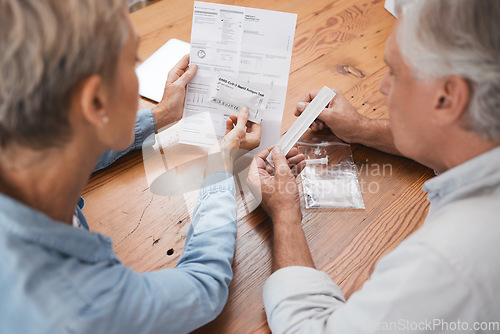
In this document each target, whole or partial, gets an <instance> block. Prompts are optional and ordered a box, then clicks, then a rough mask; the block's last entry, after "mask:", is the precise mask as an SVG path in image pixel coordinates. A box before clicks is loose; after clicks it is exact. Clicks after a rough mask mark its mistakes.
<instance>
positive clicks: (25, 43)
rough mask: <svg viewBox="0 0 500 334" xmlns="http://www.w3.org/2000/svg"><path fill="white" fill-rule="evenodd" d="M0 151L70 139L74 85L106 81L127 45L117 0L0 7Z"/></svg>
mask: <svg viewBox="0 0 500 334" xmlns="http://www.w3.org/2000/svg"><path fill="white" fill-rule="evenodd" d="M0 8H1V10H0V50H1V52H0V149H4V148H7V147H8V146H10V145H11V144H16V145H21V146H26V147H31V148H33V149H43V148H47V147H53V146H58V145H60V144H61V143H64V142H65V141H66V140H67V139H68V138H69V137H70V136H71V128H70V125H69V120H68V109H69V103H70V101H71V96H72V93H73V92H74V89H75V87H76V86H77V85H78V83H79V82H80V81H81V80H82V79H84V78H86V77H88V76H90V75H93V74H98V75H101V76H102V77H103V79H104V80H106V81H110V80H111V78H113V77H114V73H115V70H116V66H117V60H118V57H119V54H120V52H121V49H122V47H123V45H124V44H125V42H126V40H127V37H128V35H127V31H128V30H127V21H126V15H127V13H126V3H125V1H124V0H42V1H40V0H0Z"/></svg>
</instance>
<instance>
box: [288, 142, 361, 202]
mask: <svg viewBox="0 0 500 334" xmlns="http://www.w3.org/2000/svg"><path fill="white" fill-rule="evenodd" d="M297 147H298V149H299V152H300V153H303V154H304V155H305V156H306V163H307V165H306V167H305V168H304V170H303V171H302V173H301V177H302V192H303V195H304V200H305V206H306V208H307V209H311V208H352V209H364V208H365V204H364V202H363V196H362V195H361V189H360V187H359V182H358V175H357V172H356V165H355V164H354V161H353V158H352V151H351V146H350V145H349V144H345V143H339V142H331V141H321V142H317V141H316V142H298V143H297Z"/></svg>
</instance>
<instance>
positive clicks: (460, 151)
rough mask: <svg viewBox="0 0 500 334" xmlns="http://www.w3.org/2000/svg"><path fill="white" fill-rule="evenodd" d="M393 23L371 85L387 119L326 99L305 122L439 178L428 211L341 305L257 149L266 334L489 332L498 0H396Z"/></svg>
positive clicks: (280, 180)
mask: <svg viewBox="0 0 500 334" xmlns="http://www.w3.org/2000/svg"><path fill="white" fill-rule="evenodd" d="M398 16H399V17H400V19H399V20H398V22H397V25H396V27H395V30H394V32H393V34H392V35H391V36H390V37H389V39H388V41H387V48H386V55H385V59H386V62H387V65H388V67H389V73H387V75H386V76H385V78H384V79H383V81H382V83H381V84H380V91H381V92H382V93H383V94H384V95H386V96H387V97H388V109H389V117H390V120H389V121H378V120H368V119H366V118H364V117H362V116H360V115H359V114H358V113H357V112H356V111H355V110H354V109H353V108H352V106H350V105H349V103H348V102H347V101H346V100H345V99H344V98H343V97H342V96H341V95H340V94H338V95H337V97H336V98H335V99H334V100H333V101H332V102H331V103H330V105H329V106H328V107H327V108H326V109H325V110H324V111H323V112H322V114H321V115H320V116H319V120H318V121H317V122H316V124H314V125H313V126H312V127H313V130H318V129H321V128H322V127H323V126H327V127H329V128H330V129H331V130H332V131H333V132H334V133H335V134H336V135H338V136H339V137H340V138H342V139H344V140H345V141H347V142H358V143H362V144H365V145H371V146H373V147H375V148H378V149H380V150H383V151H386V152H391V153H400V154H402V155H405V156H407V157H410V158H412V159H414V160H416V161H418V162H421V163H422V164H425V165H427V166H429V167H431V168H433V169H435V170H436V171H437V172H439V176H437V177H435V178H434V179H432V180H429V181H428V182H426V184H425V185H424V188H423V189H424V191H426V192H428V198H429V201H430V202H431V207H430V211H429V215H428V217H427V219H426V222H425V224H424V225H423V226H422V228H420V230H419V231H418V232H416V233H414V234H413V235H412V236H411V237H409V238H408V239H406V240H405V241H404V242H402V243H401V244H400V245H399V246H398V247H397V248H396V249H395V250H394V251H392V252H391V253H390V254H388V255H387V256H385V257H384V258H382V259H381V260H380V261H379V263H378V264H377V266H376V268H375V270H374V272H373V274H372V276H371V278H370V279H369V280H368V281H367V282H366V283H365V284H364V286H363V288H362V289H361V290H360V291H358V292H356V293H354V294H353V295H352V296H351V297H350V299H349V300H348V301H346V300H345V298H344V296H343V295H342V292H341V290H340V288H339V287H338V286H337V285H336V284H335V283H333V282H332V280H331V279H330V278H329V277H328V275H327V274H325V273H324V272H321V271H318V270H316V269H314V263H313V260H312V258H311V255H310V252H309V249H308V246H307V242H306V239H305V236H304V233H303V231H302V228H301V218H302V215H301V211H300V206H299V202H298V201H297V200H296V199H297V197H298V194H297V190H296V186H294V182H295V180H294V178H293V176H292V174H291V173H290V170H289V169H288V167H287V166H286V163H285V159H284V158H283V156H282V154H281V152H280V151H279V150H278V149H275V150H274V151H273V152H272V153H273V158H274V162H275V164H276V172H275V175H274V176H272V175H271V174H269V173H268V172H267V171H266V165H265V162H264V160H263V159H264V158H265V156H266V154H267V153H269V152H263V153H262V154H260V155H259V156H258V157H257V158H256V160H255V161H254V166H253V167H254V168H253V170H252V173H251V174H250V179H251V181H252V182H254V183H257V182H259V181H260V186H261V187H262V193H263V202H262V206H263V208H264V209H265V210H266V211H267V213H268V214H269V215H270V217H271V219H272V221H273V225H274V237H273V238H274V241H273V256H274V273H273V275H272V276H271V277H270V278H269V279H268V280H267V282H266V284H265V286H264V304H265V308H266V313H267V317H268V322H269V326H270V327H271V330H272V331H273V332H274V333H342V334H346V333H349V334H350V333H373V332H385V331H393V332H399V333H400V332H406V331H408V332H412V331H416V332H419V333H422V332H446V331H448V330H449V331H450V332H457V331H460V332H469V331H470V332H495V333H498V332H499V331H500V328H499V321H500V303H499V302H498V297H499V296H500V295H499V292H498V290H499V288H500V283H499V282H500V261H498V254H500V242H499V239H500V224H499V223H500V222H499V219H498V217H499V216H500V147H499V145H500V61H499V60H500V21H499V20H498V18H499V17H500V1H497V0H442V1H435V0H418V1H406V2H403V3H401V4H399V15H398ZM314 95H315V92H310V93H308V95H307V96H306V97H305V98H304V99H303V101H302V103H299V105H298V108H297V109H298V112H297V114H300V112H301V111H302V110H303V109H304V106H305V104H306V103H307V102H308V101H310V99H311V98H312V97H314ZM267 167H268V166H267ZM273 189H278V190H280V189H283V190H285V189H286V190H290V189H294V191H291V192H290V191H288V192H285V191H281V192H280V191H274V192H273V191H272V190H273ZM291 244H292V245H293V247H290V246H289V245H291Z"/></svg>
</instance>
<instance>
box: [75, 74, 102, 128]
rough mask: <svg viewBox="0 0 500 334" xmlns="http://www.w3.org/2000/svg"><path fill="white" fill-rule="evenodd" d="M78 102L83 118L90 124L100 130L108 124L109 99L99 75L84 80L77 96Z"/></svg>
mask: <svg viewBox="0 0 500 334" xmlns="http://www.w3.org/2000/svg"><path fill="white" fill-rule="evenodd" d="M75 98H76V99H77V100H76V101H74V102H76V103H77V104H78V105H79V107H80V108H79V109H80V110H81V117H82V118H83V119H84V120H86V121H87V122H88V123H89V124H91V125H94V126H96V127H98V128H101V127H104V126H105V125H106V123H108V121H109V118H108V115H107V111H106V110H107V99H106V95H105V89H104V86H103V81H102V78H101V77H100V76H99V75H91V76H89V77H87V78H86V79H84V80H83V81H82V82H81V83H80V85H79V89H78V93H77V94H75Z"/></svg>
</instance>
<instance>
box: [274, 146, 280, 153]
mask: <svg viewBox="0 0 500 334" xmlns="http://www.w3.org/2000/svg"><path fill="white" fill-rule="evenodd" d="M273 151H274V153H278V154H279V153H281V147H279V146H276V147H275V148H274V149H273Z"/></svg>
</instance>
